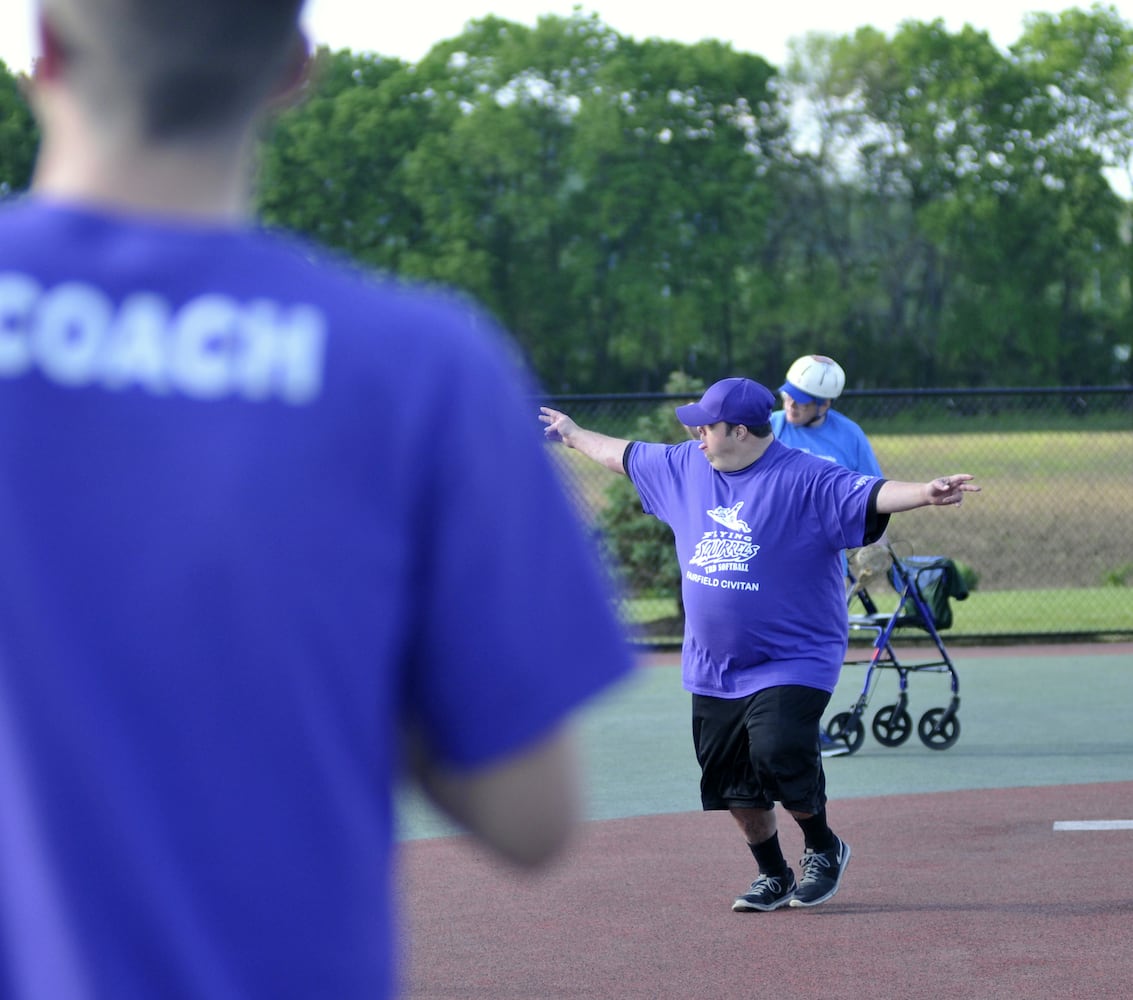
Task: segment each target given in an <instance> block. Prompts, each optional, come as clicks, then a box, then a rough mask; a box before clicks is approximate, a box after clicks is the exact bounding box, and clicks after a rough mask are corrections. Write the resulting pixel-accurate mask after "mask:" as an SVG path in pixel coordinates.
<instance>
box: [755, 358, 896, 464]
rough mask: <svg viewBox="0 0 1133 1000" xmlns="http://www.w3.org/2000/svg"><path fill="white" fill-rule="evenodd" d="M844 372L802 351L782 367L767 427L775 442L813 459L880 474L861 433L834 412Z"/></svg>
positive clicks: (833, 363) (844, 383) (870, 449)
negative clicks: (783, 376)
mask: <svg viewBox="0 0 1133 1000" xmlns="http://www.w3.org/2000/svg"><path fill="white" fill-rule="evenodd" d="M845 385H846V375H845V372H843V371H842V366H841V365H839V364H838V362H837V361H835V360H834V359H833V358H828V357H825V356H823V355H821V354H807V355H804V356H803V357H801V358H799V359H798V360H796V361H795V362H794V364H792V365H791V367H790V368H789V369H788V370H787V378H786V381H785V382H784V383H783V384H782V385H781V386H779V397H780V399H781V400H782V401H783V408H782V409H781V410H776V411H775V412H774V413H772V414H771V431H772V433H773V434H774V435H775V439H776V440H777V441H782V442H783V444H785V445H787V446H788V447H790V448H798V449H799V450H800V451H805V452H808V453H809V454H811V455H814V456H816V457H818V458H825V459H827V460H828V461H830V462H837V463H838V464H839V465H844V466H845V467H846V468H847V469H853V470H854V471H855V472H865V473H868V474H869V475H871V476H880V475H881V467H880V466H879V465H878V464H877V459H876V458H875V457H874V454H873V448H872V447H870V443H869V439H868V438H867V437H866V436H865V432H864V431H863V430H862V429H861V428H860V427H859V426H858V425H857V424H856V423H854V421H852V420H851V419H850V418H849V417H847V416H844V415H843V414H841V413H839V412H838V411H837V410H835V409H832V406H833V403H834V400H836V399H837V398H838V397H839V396H841V395H842V390H843V388H845Z"/></svg>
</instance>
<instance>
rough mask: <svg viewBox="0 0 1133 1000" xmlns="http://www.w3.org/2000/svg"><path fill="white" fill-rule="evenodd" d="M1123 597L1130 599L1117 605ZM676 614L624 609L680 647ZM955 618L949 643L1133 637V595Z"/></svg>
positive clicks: (1003, 604) (643, 605)
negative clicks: (1045, 637)
mask: <svg viewBox="0 0 1133 1000" xmlns="http://www.w3.org/2000/svg"><path fill="white" fill-rule="evenodd" d="M886 596H887V597H892V595H891V594H887V595H886ZM1118 596H1119V597H1122V598H1127V599H1125V600H1116V601H1115V597H1118ZM894 601H895V598H894ZM891 603H892V602H890V603H887V602H886V601H885V600H880V601H879V602H878V605H879V607H880V608H881V609H882V610H884V611H888V610H890V608H891ZM676 611H677V608H676V602H675V601H670V600H663V599H659V598H638V599H634V600H628V601H626V602H624V604H623V606H622V613H623V616H624V621H625V622H626V624H627V625H629V626H631V627H634V626H636V627H638V628H642V629H644V630H646V631H648V633H649V635H648V638H649V640H650V641H654V642H670V641H672V642H679V641H680V638H681V635H680V626H679V623H678V622H677V621H676ZM952 616H953V622H952V628H951V629H949V630H948V631H947V632H945V633H943V636H942V637H943V638H944V639H945V640H946V641H947V639H948V637H949V636H956V637H965V638H967V637H972V638H975V637H982V636H987V637H993V636H997V635H1004V636H1006V635H1031V636H1036V637H1040V636H1043V635H1051V636H1055V635H1074V634H1076V633H1092V634H1099V633H1100V634H1112V633H1128V634H1133V591H1129V590H1128V589H1125V588H1115V587H1094V588H1081V589H1079V588H1073V589H1065V590H1000V591H978V590H977V591H974V592H972V593H971V594H969V595H968V597H967V599H966V600H963V601H953V602H952ZM651 625H652V626H653V627H650V626H651ZM658 626H659V627H660V630H659V631H658ZM916 631H917V630H915V629H906V630H905V634H906V635H907V636H909V637H912V636H913V635H914V633H915V632H916ZM665 632H668V633H671V634H664V633H665Z"/></svg>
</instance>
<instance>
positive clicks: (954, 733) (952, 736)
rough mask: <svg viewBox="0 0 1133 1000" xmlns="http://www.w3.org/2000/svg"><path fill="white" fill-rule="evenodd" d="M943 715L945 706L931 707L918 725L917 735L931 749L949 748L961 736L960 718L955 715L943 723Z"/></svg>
mask: <svg viewBox="0 0 1133 1000" xmlns="http://www.w3.org/2000/svg"><path fill="white" fill-rule="evenodd" d="M943 717H944V709H943V708H930V709H929V710H928V711H927V712H925V714H924V715H922V716H921V721H920V722H919V723H918V725H917V735H918V736H919V737H920V738H921V742H922V743H923V744H924V745H925V746H926V747H928V748H929V749H930V750H947V749H948V748H949V747H950V746H952V744H953V743H955V742H956V741H957V740H958V739H959V738H960V720H959V719H958V718H956V716H955V715H953V716H952V718H950V719H949V720H948V721H947V722H945V723H943V724H941V722H940V720H941V719H942V718H943Z"/></svg>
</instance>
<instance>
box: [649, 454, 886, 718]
mask: <svg viewBox="0 0 1133 1000" xmlns="http://www.w3.org/2000/svg"><path fill="white" fill-rule="evenodd" d="M627 472H628V473H629V476H630V479H631V480H632V481H633V483H634V485H635V486H636V487H637V490H638V493H639V494H640V495H641V501H642V506H643V508H644V510H645V512H646V513H648V514H654V515H656V516H657V517H658V518H659V519H660V520H662V521H664V522H665V523H666V524H668V525H669V526H670V527H671V528H672V529H673V533H674V535H675V538H676V549H677V558H678V560H679V561H680V566H681V570H682V591H681V592H682V596H683V598H684V605H685V615H686V624H685V641H684V650H683V653H682V665H683V675H684V678H683V679H684V686H685V688H686V689H688V690H689V691H692V692H694V693H696V694H706V695H712V696H715V697H721V698H739V697H744V696H746V695H749V694H753V693H754V692H756V691H759V690H762V689H763V688H768V687H775V686H777V685H781V684H801V685H806V686H808V687H816V688H821V689H822V690H824V691H833V690H834V686H835V684H836V683H837V680H838V674H839V672H840V670H841V666H842V662H843V660H844V658H845V653H846V646H847V638H848V628H847V613H846V596H845V582H844V577H843V575H842V563H841V552H842V550H843V549H846V548H855V547H857V546H859V545H862V544H863V542H864V541H865V538H864V535H865V531H866V517H867V512H868V510H869V504H870V497H871V495H872V494H873V492H874V490H875V488H876V487H879V486H880V484H881V482H882V480H881V479H879V478H876V477H874V476H865V475H859V474H858V473H856V472H851V471H849V470H847V469H845V468H843V467H841V466H839V465H835V464H834V463H832V462H827V461H824V460H822V459H819V458H814V457H813V456H811V455H807V454H805V453H804V452H801V451H796V450H795V449H792V448H787V447H785V446H784V445H782V444H780V443H779V442H777V441H772V442H771V443H770V446H769V447H768V449H767V451H766V452H765V453H764V454H763V455H762V456H761V457H760V458H759V460H758V461H756V462H755V463H754V464H752V465H750V466H748V468H746V469H742V470H740V471H738V472H717V471H716V470H715V469H714V468H713V467H712V466H711V465H710V464H709V463H708V461H707V460H706V459H705V457H704V455H703V453H702V452H701V451H700V450H699V448H698V446H697V443H696V442H695V441H687V442H684V443H682V444H677V445H671V446H669V445H661V444H642V443H635V444H634V445H633V446H632V448H631V449H630V451H629V457H628V462H627Z"/></svg>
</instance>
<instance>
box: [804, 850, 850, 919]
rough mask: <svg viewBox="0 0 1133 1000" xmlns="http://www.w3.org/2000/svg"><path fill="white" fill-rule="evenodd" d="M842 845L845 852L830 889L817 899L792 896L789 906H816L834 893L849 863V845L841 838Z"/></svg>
mask: <svg viewBox="0 0 1133 1000" xmlns="http://www.w3.org/2000/svg"><path fill="white" fill-rule="evenodd" d="M842 847H843V848H845V851H846V853H845V854H843V855H842V864H841V866H840V867H839V869H838V877H837V878H836V879H835V880H834V885H833V887H832V888H831V889H830V891H829V892H828V893H827V894H826V895H825V896H822V897H820V898H819V899H811V900H808V901H806V902H804V901H803V900H801V899H799V897H798V896H792V897H791V906H794V907H796V908H798V907H803V906H818V904H819V903H825V902H826V901H827V900H828V899H830V897H831V896H833V895H834V893H836V892H837V891H838V888H839V887H840V886H841V885H842V876H843V875H845V874H846V867H847V866H848V865H849V863H850V845H849V844H847V843H846V842H845V841H844V840H843V841H842Z"/></svg>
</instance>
